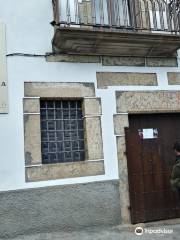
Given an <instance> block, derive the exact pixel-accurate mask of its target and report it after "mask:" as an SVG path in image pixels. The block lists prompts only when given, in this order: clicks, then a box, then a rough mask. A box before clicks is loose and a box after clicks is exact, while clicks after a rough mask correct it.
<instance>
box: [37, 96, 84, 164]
mask: <svg viewBox="0 0 180 240" xmlns="http://www.w3.org/2000/svg"><path fill="white" fill-rule="evenodd" d="M40 115H41V151H42V163H43V164H50V163H63V162H76V161H83V160H85V150H84V128H83V114H82V101H81V100H41V101H40Z"/></svg>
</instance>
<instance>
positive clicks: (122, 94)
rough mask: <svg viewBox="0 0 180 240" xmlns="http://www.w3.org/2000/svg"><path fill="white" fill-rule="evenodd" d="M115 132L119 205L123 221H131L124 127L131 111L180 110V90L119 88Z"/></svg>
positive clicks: (164, 111) (139, 112)
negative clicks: (131, 89) (132, 89)
mask: <svg viewBox="0 0 180 240" xmlns="http://www.w3.org/2000/svg"><path fill="white" fill-rule="evenodd" d="M116 112H117V114H115V115H114V116H113V117H114V134H115V135H116V142H117V155H118V171H119V191H120V208H121V218H122V223H123V224H131V217H130V200H129V183H128V168H127V156H126V143H125V131H124V128H125V127H129V114H151V113H153V114H155V113H173V112H180V91H173V90H170V91H168V90H165V91H164V90H155V91H116Z"/></svg>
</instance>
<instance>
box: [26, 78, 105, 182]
mask: <svg viewBox="0 0 180 240" xmlns="http://www.w3.org/2000/svg"><path fill="white" fill-rule="evenodd" d="M24 89H25V93H24V96H25V97H24V99H23V109H24V141H25V175H26V179H25V180H26V182H32V181H44V180H55V179H62V178H73V177H83V176H94V175H103V174H104V173H105V171H104V156H103V142H102V132H101V115H102V110H101V99H100V98H97V97H96V96H95V89H94V84H93V83H74V82H73V83H70V82H68V83H62V82H25V84H24ZM41 98H44V99H45V98H54V99H65V98H66V99H82V100H83V118H84V129H85V133H84V135H85V155H86V157H85V161H82V162H72V163H71V162H70V163H57V164H42V158H41V132H40V99H41ZM92 129H93V130H94V131H92Z"/></svg>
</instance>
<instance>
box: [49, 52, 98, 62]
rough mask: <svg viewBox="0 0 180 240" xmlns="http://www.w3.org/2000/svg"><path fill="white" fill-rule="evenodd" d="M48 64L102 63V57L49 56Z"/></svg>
mask: <svg viewBox="0 0 180 240" xmlns="http://www.w3.org/2000/svg"><path fill="white" fill-rule="evenodd" d="M46 61H47V62H74V63H100V62H101V57H100V56H88V55H87V56H83V55H72V54H52V55H51V54H47V55H46Z"/></svg>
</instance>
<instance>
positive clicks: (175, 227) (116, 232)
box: [0, 222, 180, 240]
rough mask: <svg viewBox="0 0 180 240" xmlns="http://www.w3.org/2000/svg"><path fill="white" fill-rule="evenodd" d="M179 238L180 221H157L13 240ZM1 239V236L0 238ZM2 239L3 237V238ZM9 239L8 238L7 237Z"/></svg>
mask: <svg viewBox="0 0 180 240" xmlns="http://www.w3.org/2000/svg"><path fill="white" fill-rule="evenodd" d="M136 227H142V228H143V230H144V234H142V235H140V236H137V235H136V234H135V231H134V230H135V228H136ZM154 230H155V231H171V232H172V231H173V232H172V233H161V234H160V233H147V232H146V233H145V231H154ZM136 239H142V240H152V239H153V240H159V239H163V240H166V239H167V240H179V239H180V223H179V222H178V223H177V222H176V223H173V222H170V224H169V222H159V223H155V224H148V225H144V224H140V225H135V226H125V227H121V226H120V227H114V228H109V229H107V228H106V229H102V228H101V229H98V228H87V229H84V230H81V231H73V232H53V233H40V234H32V235H28V236H19V237H16V238H13V240H136ZM0 240H2V238H0ZM3 240H4V239H3ZM9 240H10V239H9Z"/></svg>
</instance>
